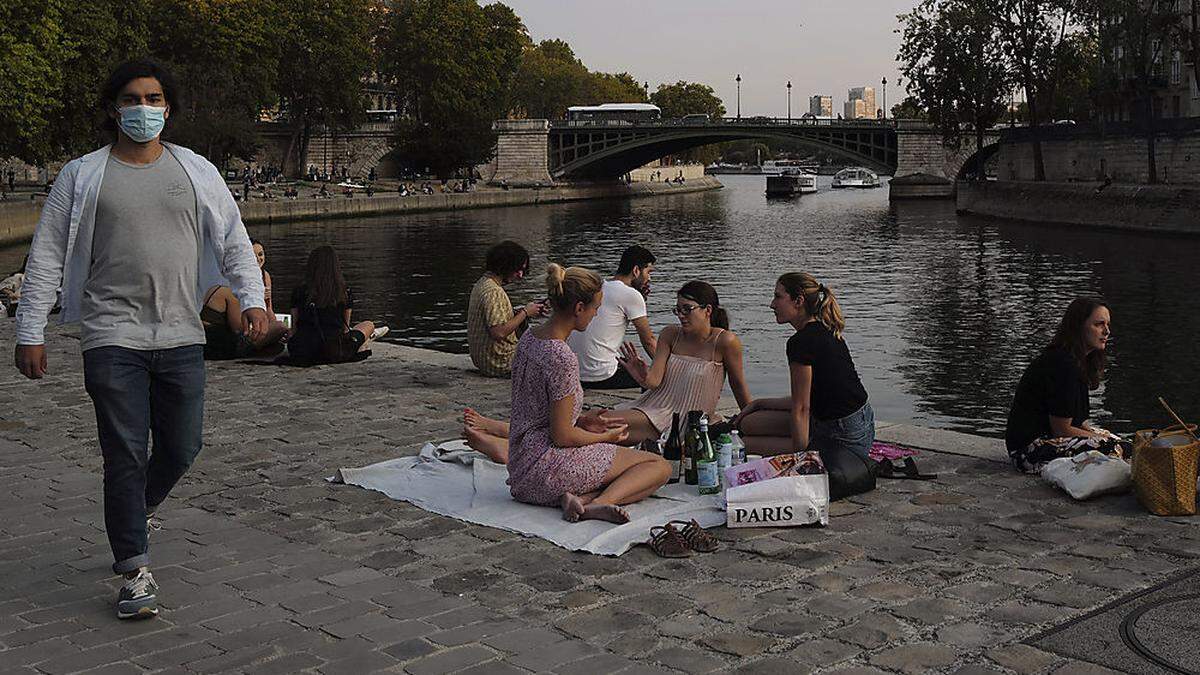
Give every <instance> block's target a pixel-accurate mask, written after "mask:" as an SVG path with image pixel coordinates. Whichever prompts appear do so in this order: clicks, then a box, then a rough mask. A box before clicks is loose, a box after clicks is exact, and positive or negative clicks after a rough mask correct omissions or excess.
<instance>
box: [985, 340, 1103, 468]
mask: <svg viewBox="0 0 1200 675" xmlns="http://www.w3.org/2000/svg"><path fill="white" fill-rule="evenodd" d="M1089 414H1090V412H1089V410H1088V385H1087V380H1085V379H1084V375H1083V373H1082V372H1080V370H1079V365H1078V363H1077V362H1076V361H1075V359H1074V358H1073V357H1072V356H1071V353H1070V352H1069V351H1067V350H1066V349H1064V348H1061V347H1052V348H1050V349H1047V350H1046V351H1044V352H1042V353H1041V354H1040V355H1039V356H1038V357H1037V358H1036V359H1034V360H1033V363H1031V364H1029V367H1028V368H1026V369H1025V374H1024V375H1022V376H1021V381H1020V382H1018V383H1017V393H1016V395H1015V396H1013V404H1012V409H1011V410H1009V412H1008V428H1007V429H1006V431H1005V432H1004V441H1005V443H1006V444H1007V445H1008V451H1009V452H1018V451H1020V450H1022V449H1024V448H1026V447H1028V446H1029V444H1030V443H1032V442H1033V441H1034V440H1036V439H1038V438H1041V437H1049V436H1050V435H1051V431H1050V417H1051V416H1054V417H1069V418H1071V424H1072V425H1074V426H1080V425H1081V424H1083V422H1084V420H1086V419H1087V418H1088V415H1089Z"/></svg>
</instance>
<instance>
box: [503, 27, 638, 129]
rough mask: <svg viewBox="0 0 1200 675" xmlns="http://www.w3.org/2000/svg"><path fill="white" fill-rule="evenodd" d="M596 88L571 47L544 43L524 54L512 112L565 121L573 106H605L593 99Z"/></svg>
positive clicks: (565, 44)
mask: <svg viewBox="0 0 1200 675" xmlns="http://www.w3.org/2000/svg"><path fill="white" fill-rule="evenodd" d="M630 79H632V78H630ZM594 84H595V83H594V82H593V80H592V75H591V73H590V72H589V71H588V69H587V66H585V65H583V62H582V61H580V60H579V59H578V58H577V57H576V56H575V52H574V51H572V49H571V46H570V45H568V44H567V43H566V42H563V41H562V40H543V41H542V42H541V43H539V44H537V45H529V46H527V47H526V49H525V50H524V51H523V53H522V54H521V62H520V67H519V69H518V71H517V76H516V78H515V80H514V81H513V87H512V93H511V98H510V102H509V108H510V109H511V111H512V113H513V114H514V115H515V116H517V117H532V118H539V119H562V118H563V117H565V116H566V114H567V108H568V107H570V106H573V105H589V104H595V103H603V102H604V101H601V100H596V99H594V98H593V97H592V93H593V92H592V89H593V87H594Z"/></svg>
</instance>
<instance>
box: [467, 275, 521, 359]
mask: <svg viewBox="0 0 1200 675" xmlns="http://www.w3.org/2000/svg"><path fill="white" fill-rule="evenodd" d="M512 317H513V306H512V302H511V301H510V300H509V299H508V293H505V292H504V289H503V288H502V287H501V286H500V284H498V283H496V281H495V280H494V279H492V278H491V277H489V276H487V275H484V276H482V277H480V278H479V281H476V282H475V286H474V287H472V288H471V299H470V300H469V301H468V303H467V345H468V347H469V349H470V352H471V362H472V363H474V364H475V367H476V368H478V369H479V372H481V373H483V374H484V375H490V376H492V377H505V376H507V375H508V374H509V372H510V371H511V370H512V360H513V355H514V354H516V352H517V337H518V335H517V333H518V331H514V332H512V333H509V334H508V335H506V336H504V339H502V340H493V339H492V336H491V334H489V333H488V328H490V327H492V326H495V325H498V324H502V323H504V322H506V321H508V320H509V319H511V318H512Z"/></svg>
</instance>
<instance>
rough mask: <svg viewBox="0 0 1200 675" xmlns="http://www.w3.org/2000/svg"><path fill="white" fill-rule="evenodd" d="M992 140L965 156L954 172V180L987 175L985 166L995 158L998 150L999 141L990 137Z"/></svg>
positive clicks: (978, 177) (971, 178) (979, 177)
mask: <svg viewBox="0 0 1200 675" xmlns="http://www.w3.org/2000/svg"><path fill="white" fill-rule="evenodd" d="M991 140H992V142H991V143H988V144H987V145H985V146H983V147H982V148H979V149H978V150H976V151H975V152H973V153H971V155H970V156H969V157H967V158H966V159H965V160H964V161H963V163H962V166H960V167H959V169H958V171H957V173H956V176H955V178H956V180H973V179H981V178H984V177H985V176H986V175H987V166H988V163H989V162H992V160H994V159H995V158H996V155H997V153H998V152H999V151H1000V143H999V140H998V139H996V138H993V139H991Z"/></svg>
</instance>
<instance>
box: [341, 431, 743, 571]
mask: <svg viewBox="0 0 1200 675" xmlns="http://www.w3.org/2000/svg"><path fill="white" fill-rule="evenodd" d="M329 480H330V481H332V482H337V483H345V484H347V485H357V486H359V487H363V488H367V489H368V490H377V491H379V492H382V493H383V494H385V495H387V496H389V497H391V498H392V499H400V500H403V501H406V502H410V503H412V504H413V505H415V506H418V507H420V508H422V509H425V510H426V511H431V512H433V513H439V514H441V515H443V516H450V517H451V518H456V519H458V520H463V521H466V522H469V523H477V524H479V525H487V526H488V527H496V528H500V529H502V530H508V531H510V532H518V533H520V534H523V535H526V536H530V537H541V538H542V539H545V540H546V541H549V542H551V543H554V544H557V545H559V546H561V547H563V548H565V549H569V550H572V551H587V552H589V553H595V554H598V555H614V556H616V555H621V554H622V553H624V552H626V551H628V550H629V549H630V548H632V547H633V546H634V545H635V544H638V543H642V542H645V541H646V540H648V539H649V538H650V528H651V527H652V526H654V525H661V524H663V523H665V522H667V521H668V520H677V519H678V520H689V519H692V518H695V519H696V521H697V522H698V523H700V525H701V526H703V527H716V526H717V525H724V524H725V511H724V510H723V509H722V508H721V498H720V495H715V496H714V495H699V494H697V493H696V487H695V486H687V485H682V484H673V485H667V486H664V487H663V488H662V489H661V490H659V491H658V493H657V494H655V495H654V496H653V497H650V498H649V499H644V500H642V501H641V502H639V503H637V504H631V505H629V506H627V507H625V509H626V510H627V511H628V512H629V518H630V521H629V522H628V523H625V524H623V525H615V524H613V523H606V522H600V521H594V520H589V521H581V522H578V523H568V522H567V521H565V520H563V519H562V512H561V511H559V509H557V508H550V507H544V506H532V505H529V504H522V503H520V502H518V501H515V500H514V499H513V498H512V496H511V495H510V494H509V491H508V485H506V484H505V481H506V480H508V470H507V469H506V468H505V467H504V466H503V465H501V464H496V463H495V462H492V461H491V460H489V459H487V458H486V457H484V456H483V455H481V454H479V453H477V452H475V451H473V450H471V449H470V448H469V447H467V445H466V443H465V442H463V441H450V442H448V443H442V444H440V445H437V446H435V445H434V444H432V443H426V444H425V446H424V447H422V448H421V452H420V454H418V455H417V456H415V457H414V456H406V457H397V458H396V459H389V460H387V461H384V462H379V463H378V464H372V465H370V466H364V467H362V468H359V469H353V468H350V469H339V470H338V472H337V475H336V476H333V477H332V478H330V479H329Z"/></svg>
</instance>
